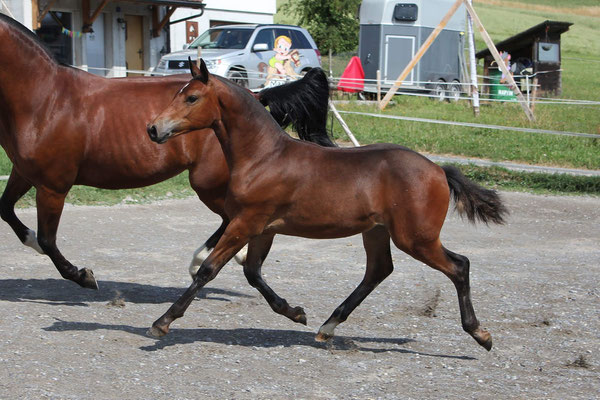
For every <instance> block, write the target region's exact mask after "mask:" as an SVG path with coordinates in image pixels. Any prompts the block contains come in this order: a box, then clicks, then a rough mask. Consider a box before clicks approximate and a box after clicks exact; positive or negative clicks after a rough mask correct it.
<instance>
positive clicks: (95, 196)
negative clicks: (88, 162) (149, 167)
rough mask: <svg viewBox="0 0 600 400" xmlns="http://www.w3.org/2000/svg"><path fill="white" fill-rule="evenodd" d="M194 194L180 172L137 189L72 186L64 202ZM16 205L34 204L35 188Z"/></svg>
mask: <svg viewBox="0 0 600 400" xmlns="http://www.w3.org/2000/svg"><path fill="white" fill-rule="evenodd" d="M0 158H1V157H0ZM5 187H6V181H0V192H3V191H4V188H5ZM194 195H195V193H194V191H193V190H192V188H191V187H190V184H189V181H188V174H187V173H182V174H180V175H178V176H176V177H174V178H171V179H169V180H166V181H164V182H161V183H158V184H156V185H153V186H147V187H144V188H139V189H122V190H106V189H97V188H93V187H89V186H73V188H72V189H71V191H70V192H69V194H68V195H67V198H66V201H65V202H66V203H69V204H75V205H84V204H85V205H97V206H112V205H115V204H120V203H125V204H136V203H148V202H152V201H156V200H161V199H182V198H186V197H190V196H194ZM17 205H18V206H19V207H32V206H35V189H31V190H30V191H29V192H28V193H27V194H26V195H25V196H23V198H22V199H21V200H20V201H19V203H18V204H17Z"/></svg>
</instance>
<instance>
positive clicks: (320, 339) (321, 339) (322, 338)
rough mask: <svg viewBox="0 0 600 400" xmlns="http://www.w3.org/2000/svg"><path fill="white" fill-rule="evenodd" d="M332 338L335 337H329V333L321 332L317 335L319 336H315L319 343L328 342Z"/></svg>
mask: <svg viewBox="0 0 600 400" xmlns="http://www.w3.org/2000/svg"><path fill="white" fill-rule="evenodd" d="M332 337H333V335H329V334H327V333H323V332H319V333H317V336H315V340H316V341H317V342H327V341H328V340H329V339H331V338H332Z"/></svg>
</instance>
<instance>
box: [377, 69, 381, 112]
mask: <svg viewBox="0 0 600 400" xmlns="http://www.w3.org/2000/svg"><path fill="white" fill-rule="evenodd" d="M380 102H381V71H380V70H377V104H379V103H380Z"/></svg>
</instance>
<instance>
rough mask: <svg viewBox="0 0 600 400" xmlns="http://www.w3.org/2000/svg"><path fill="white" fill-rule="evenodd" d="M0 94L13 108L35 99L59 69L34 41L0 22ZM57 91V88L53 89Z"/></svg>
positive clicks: (16, 29)
mask: <svg viewBox="0 0 600 400" xmlns="http://www.w3.org/2000/svg"><path fill="white" fill-rule="evenodd" d="M0 63H1V64H2V67H1V68H0V93H1V94H2V95H3V96H4V97H5V99H6V101H7V102H8V103H9V104H11V105H13V106H15V107H18V106H24V105H25V104H23V102H27V101H28V98H35V97H39V94H40V93H39V87H40V86H42V84H43V83H47V82H49V81H52V80H53V79H54V78H55V75H56V73H57V71H58V69H59V68H60V66H59V65H58V64H57V63H56V61H54V59H52V57H51V56H50V55H49V54H48V53H47V52H46V50H45V49H44V48H42V47H41V46H40V44H39V43H36V41H35V39H34V38H31V37H29V36H28V35H27V34H25V33H24V32H21V31H20V30H19V29H18V28H17V27H13V26H11V25H10V24H7V23H5V22H3V21H0ZM56 89H59V88H56Z"/></svg>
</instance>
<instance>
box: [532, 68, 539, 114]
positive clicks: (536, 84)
mask: <svg viewBox="0 0 600 400" xmlns="http://www.w3.org/2000/svg"><path fill="white" fill-rule="evenodd" d="M532 85H533V92H531V112H532V113H533V112H534V111H535V98H536V97H537V88H538V78H537V76H535V77H534V78H533V83H532Z"/></svg>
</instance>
